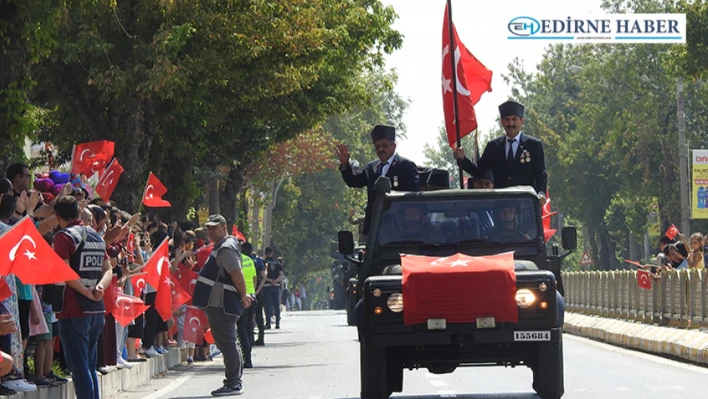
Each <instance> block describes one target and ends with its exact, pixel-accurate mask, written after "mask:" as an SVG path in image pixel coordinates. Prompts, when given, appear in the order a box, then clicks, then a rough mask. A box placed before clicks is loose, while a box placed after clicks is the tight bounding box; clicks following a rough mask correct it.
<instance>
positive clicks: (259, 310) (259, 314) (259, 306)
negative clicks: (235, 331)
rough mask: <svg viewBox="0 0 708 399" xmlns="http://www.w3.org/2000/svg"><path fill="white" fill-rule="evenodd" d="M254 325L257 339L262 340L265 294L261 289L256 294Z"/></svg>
mask: <svg viewBox="0 0 708 399" xmlns="http://www.w3.org/2000/svg"><path fill="white" fill-rule="evenodd" d="M256 302H257V303H256V308H255V314H256V325H257V326H258V340H260V341H263V334H264V333H265V331H264V329H265V321H264V320H263V309H265V294H264V293H263V291H261V292H260V293H259V294H258V295H256Z"/></svg>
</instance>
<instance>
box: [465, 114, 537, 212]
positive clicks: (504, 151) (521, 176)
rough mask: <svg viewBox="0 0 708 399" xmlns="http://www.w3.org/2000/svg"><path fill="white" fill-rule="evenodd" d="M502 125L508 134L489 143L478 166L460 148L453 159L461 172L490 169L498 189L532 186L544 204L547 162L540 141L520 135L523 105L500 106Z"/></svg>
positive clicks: (476, 171) (470, 172)
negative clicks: (460, 167) (460, 168)
mask: <svg viewBox="0 0 708 399" xmlns="http://www.w3.org/2000/svg"><path fill="white" fill-rule="evenodd" d="M499 115H500V117H501V123H502V126H503V127H504V130H505V131H506V135H505V136H502V137H499V138H497V139H494V140H492V141H490V142H489V144H487V147H486V148H485V149H484V154H482V157H481V158H480V159H479V161H478V162H477V163H476V164H475V163H474V162H472V161H471V160H470V159H469V158H467V157H466V156H465V151H464V149H462V148H458V149H456V150H455V151H454V157H455V159H456V160H457V162H458V164H459V165H460V166H462V169H463V170H464V171H465V172H467V173H469V174H471V175H473V176H475V177H477V176H481V175H482V173H483V172H484V171H486V170H488V169H491V170H492V172H493V174H494V178H495V183H494V184H495V186H496V187H497V188H506V187H512V186H531V187H533V188H534V190H535V191H536V193H537V194H538V198H539V200H540V201H541V205H543V204H545V203H546V186H547V184H548V175H547V174H546V160H545V157H544V154H543V143H541V141H540V140H538V139H537V138H534V137H531V136H528V135H526V134H524V133H521V127H522V126H523V124H524V106H523V105H522V104H520V103H518V102H516V101H507V102H505V103H503V104H502V105H500V106H499Z"/></svg>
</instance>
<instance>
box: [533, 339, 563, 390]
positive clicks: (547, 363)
mask: <svg viewBox="0 0 708 399" xmlns="http://www.w3.org/2000/svg"><path fill="white" fill-rule="evenodd" d="M534 363H535V364H534V367H533V368H532V369H533V389H534V391H536V393H537V394H538V396H540V397H541V399H559V398H560V397H562V396H563V393H565V388H564V386H563V333H562V332H561V333H560V334H559V338H558V342H540V343H538V344H537V345H536V359H535V362H534Z"/></svg>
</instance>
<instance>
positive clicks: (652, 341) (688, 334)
mask: <svg viewBox="0 0 708 399" xmlns="http://www.w3.org/2000/svg"><path fill="white" fill-rule="evenodd" d="M563 331H564V332H567V333H570V334H573V335H578V336H581V337H585V338H590V339H595V340H598V341H602V342H606V343H609V344H613V345H618V346H622V347H625V348H629V349H635V350H640V351H644V352H648V353H653V354H657V355H663V356H671V357H676V358H680V359H684V360H687V361H689V362H693V363H698V364H702V365H708V334H706V333H705V332H702V331H697V330H683V329H677V328H672V327H661V326H654V325H650V324H642V323H634V322H631V321H626V320H615V319H607V318H603V317H598V316H588V315H584V314H578V313H572V312H566V313H565V325H564V326H563Z"/></svg>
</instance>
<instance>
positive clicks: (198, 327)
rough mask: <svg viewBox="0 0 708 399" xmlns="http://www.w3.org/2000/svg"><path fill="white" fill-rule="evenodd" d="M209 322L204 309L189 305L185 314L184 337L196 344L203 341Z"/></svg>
mask: <svg viewBox="0 0 708 399" xmlns="http://www.w3.org/2000/svg"><path fill="white" fill-rule="evenodd" d="M207 324H208V321H207V317H206V313H204V311H203V310H201V309H199V308H196V307H194V306H187V312H186V313H185V315H184V332H183V333H182V338H183V339H184V340H185V341H187V342H191V343H194V344H198V343H201V342H202V341H203V340H204V331H206V326H207Z"/></svg>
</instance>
